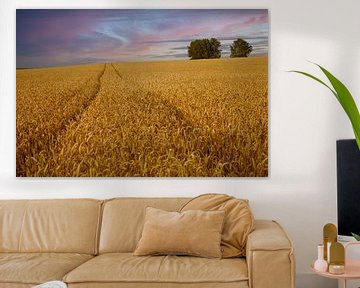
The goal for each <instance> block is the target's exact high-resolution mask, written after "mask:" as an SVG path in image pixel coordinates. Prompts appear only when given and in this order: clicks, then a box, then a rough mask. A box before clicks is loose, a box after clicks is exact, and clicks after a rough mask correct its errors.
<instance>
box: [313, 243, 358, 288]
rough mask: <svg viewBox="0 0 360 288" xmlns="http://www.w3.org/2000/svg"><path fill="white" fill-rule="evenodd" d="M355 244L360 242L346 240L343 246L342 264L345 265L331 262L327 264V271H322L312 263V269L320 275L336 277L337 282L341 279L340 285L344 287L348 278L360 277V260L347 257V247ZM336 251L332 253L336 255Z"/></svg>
mask: <svg viewBox="0 0 360 288" xmlns="http://www.w3.org/2000/svg"><path fill="white" fill-rule="evenodd" d="M338 244H341V243H338ZM355 245H360V242H348V243H346V244H345V247H344V251H345V262H344V264H345V265H343V264H341V263H340V264H338V265H337V264H336V263H333V264H332V265H330V266H329V272H322V271H319V270H316V269H315V267H314V264H313V265H312V266H311V267H312V269H313V271H314V272H315V273H316V274H318V275H320V276H322V277H327V278H332V279H338V280H339V284H340V281H342V286H341V287H344V288H346V287H347V283H348V281H349V280H357V279H360V260H351V259H349V257H348V254H349V251H348V250H349V247H351V246H355ZM334 247H336V244H335V245H334ZM333 249H336V248H333ZM340 249H341V248H340ZM336 253H337V252H336V251H334V252H333V255H335V256H336ZM339 287H340V286H339Z"/></svg>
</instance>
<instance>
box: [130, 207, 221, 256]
mask: <svg viewBox="0 0 360 288" xmlns="http://www.w3.org/2000/svg"><path fill="white" fill-rule="evenodd" d="M224 216H225V212H224V211H199V210H190V211H185V212H167V211H164V210H160V209H156V208H152V207H147V208H146V213H145V222H144V228H143V231H142V235H141V238H140V240H139V242H138V244H137V247H136V249H135V252H134V255H137V256H144V255H168V254H170V255H192V256H200V257H206V258H221V248H220V242H221V232H222V228H223V222H224Z"/></svg>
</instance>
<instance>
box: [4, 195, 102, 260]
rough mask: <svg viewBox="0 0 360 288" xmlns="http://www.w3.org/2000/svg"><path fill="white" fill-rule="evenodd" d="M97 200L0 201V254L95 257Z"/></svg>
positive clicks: (97, 219) (98, 212) (97, 218)
mask: <svg viewBox="0 0 360 288" xmlns="http://www.w3.org/2000/svg"><path fill="white" fill-rule="evenodd" d="M101 203H102V202H101V201H98V200H90V199H68V200H19V201H16V200H15V201H14V200H13V201H6V200H2V201H0V227H1V229H0V239H1V241H0V252H32V253H36V252H64V253H65V252H66V253H84V254H95V253H96V247H97V246H96V243H97V238H96V237H97V230H98V225H99V219H100V212H101Z"/></svg>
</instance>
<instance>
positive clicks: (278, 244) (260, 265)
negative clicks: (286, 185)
mask: <svg viewBox="0 0 360 288" xmlns="http://www.w3.org/2000/svg"><path fill="white" fill-rule="evenodd" d="M292 247H293V246H292V243H291V240H290V239H289V237H288V236H287V235H286V233H285V231H284V230H283V229H282V228H281V226H280V225H279V224H278V223H276V222H274V221H269V220H255V230H254V231H253V232H252V233H251V234H250V235H249V237H248V241H247V247H246V261H247V264H248V270H249V286H250V288H269V287H276V288H294V287H295V283H294V278H295V277H294V269H295V261H294V255H293V248H292Z"/></svg>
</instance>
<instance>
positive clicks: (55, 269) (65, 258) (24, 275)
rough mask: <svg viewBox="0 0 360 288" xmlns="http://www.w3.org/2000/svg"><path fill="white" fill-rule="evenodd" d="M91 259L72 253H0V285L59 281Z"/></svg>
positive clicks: (89, 256)
mask: <svg viewBox="0 0 360 288" xmlns="http://www.w3.org/2000/svg"><path fill="white" fill-rule="evenodd" d="M92 257H93V256H91V255H87V254H72V253H41V254H40V253H0V283H2V284H4V283H9V284H10V283H18V284H21V283H22V284H40V283H43V282H47V281H51V280H61V279H62V278H63V277H64V275H65V274H67V273H69V272H70V271H71V270H73V269H74V268H75V267H77V266H79V265H81V264H82V263H84V262H86V261H88V260H89V259H91V258H92Z"/></svg>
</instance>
